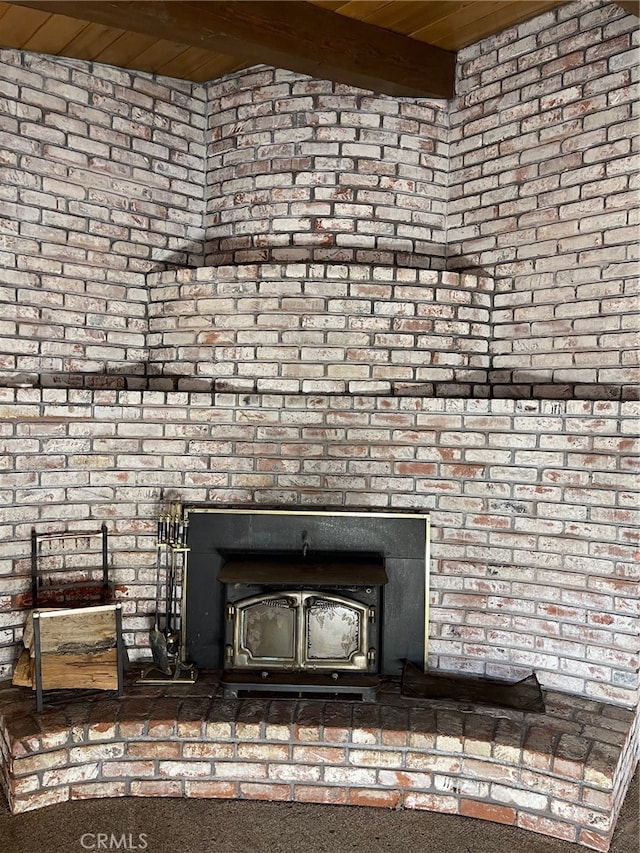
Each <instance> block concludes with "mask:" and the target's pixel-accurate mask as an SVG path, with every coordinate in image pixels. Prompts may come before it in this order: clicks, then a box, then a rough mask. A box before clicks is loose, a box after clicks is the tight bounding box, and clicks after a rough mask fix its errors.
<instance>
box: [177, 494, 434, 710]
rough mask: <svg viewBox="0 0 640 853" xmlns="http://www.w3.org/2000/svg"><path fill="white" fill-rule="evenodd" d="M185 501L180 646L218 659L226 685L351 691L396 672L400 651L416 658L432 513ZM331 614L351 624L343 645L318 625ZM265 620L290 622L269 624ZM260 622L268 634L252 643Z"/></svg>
mask: <svg viewBox="0 0 640 853" xmlns="http://www.w3.org/2000/svg"><path fill="white" fill-rule="evenodd" d="M186 513H187V515H188V521H189V541H188V545H189V551H188V554H187V557H188V560H187V564H186V567H185V574H184V588H183V598H182V610H181V614H182V623H181V626H182V641H183V648H184V649H185V657H186V659H187V660H188V661H189V662H191V663H193V664H194V665H195V666H197V667H198V669H199V670H204V669H219V670H221V671H222V674H223V678H224V681H225V684H226V689H227V692H228V693H234V692H235V693H241V694H244V695H247V694H250V693H252V692H253V691H258V692H260V695H264V694H265V693H268V692H271V693H272V694H273V695H277V694H278V693H282V692H284V693H285V695H289V696H291V695H292V694H294V693H295V692H298V693H299V694H303V693H307V692H313V693H314V694H315V695H316V696H318V694H320V693H324V694H325V695H326V696H333V695H334V694H336V693H338V692H343V693H348V692H350V693H353V694H355V698H358V694H360V695H365V696H367V695H368V696H370V695H371V691H375V689H376V687H377V685H378V683H379V681H380V680H381V679H382V677H383V676H397V677H399V676H400V675H401V674H402V667H403V662H404V661H405V660H411V661H414V662H415V663H416V664H417V665H418V666H420V667H423V666H424V662H425V661H426V656H427V635H428V631H427V626H428V606H429V517H428V515H425V514H416V513H409V512H394V513H381V512H368V511H341V510H316V509H313V510H306V509H305V510H303V509H299V508H297V509H286V508H277V509H266V508H260V509H254V508H231V507H213V506H192V507H187V508H186ZM256 597H257V598H256ZM252 599H253V600H252ZM239 603H240V605H241V606H240V607H238V604H239ZM229 605H232V606H233V607H234V608H235V612H229V610H228V606H229ZM285 614H286V615H285ZM336 620H338V621H340V620H343V621H344V622H345V626H346V625H347V624H348V623H351V625H352V628H351V630H352V633H351V634H350V633H349V631H346V638H345V643H347V648H346V650H343V649H342V648H338V649H337V647H340V640H341V639H342V638H340V640H336V639H335V636H334V635H333V634H332V633H328V634H326V633H325V632H324V625H326V624H329V623H331V622H334V624H335V623H336ZM268 622H271V623H272V624H273V625H278V622H279V623H280V625H283V624H286V626H287V630H285V631H283V632H280V630H276V629H275V628H272V629H270V630H271V633H269V632H268V631H267V629H266V628H265V624H266V623H268ZM256 626H257V627H258V628H259V633H260V636H261V637H262V638H263V640H264V641H265V642H266V641H268V643H270V644H271V645H270V646H269V645H268V644H267V645H265V646H264V647H262V646H258V645H256V642H255V637H254V628H255V627H256ZM281 633H282V635H281ZM343 633H345V632H344V631H343ZM349 637H350V638H351V639H349ZM328 638H330V639H328ZM355 638H357V639H355ZM263 640H261V642H262V641H263ZM229 647H230V649H229ZM318 649H320V651H318ZM372 650H373V651H372ZM263 673H266V675H265V676H263ZM336 674H337V678H336V677H335V676H336ZM336 682H339V686H340V691H338V690H337V689H336ZM287 684H288V685H289V687H287V686H286V685H287ZM283 685H284V686H283ZM366 691H370V692H369V693H368V694H367V693H366Z"/></svg>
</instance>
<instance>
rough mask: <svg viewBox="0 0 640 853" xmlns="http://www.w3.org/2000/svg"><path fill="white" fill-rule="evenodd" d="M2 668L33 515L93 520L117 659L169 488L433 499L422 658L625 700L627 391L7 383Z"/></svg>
mask: <svg viewBox="0 0 640 853" xmlns="http://www.w3.org/2000/svg"><path fill="white" fill-rule="evenodd" d="M0 393H1V398H0V399H1V404H0V417H1V423H2V435H3V441H4V442H5V446H6V448H7V450H8V451H9V453H10V455H8V456H6V457H5V459H6V462H5V470H4V471H3V474H2V489H1V490H0V497H1V499H2V502H3V504H4V506H3V512H2V524H1V526H0V535H1V547H0V579H1V586H0V627H1V633H0V638H1V639H0V674H6V673H7V672H8V671H9V670H10V668H11V665H12V664H13V661H14V659H15V657H16V654H17V651H18V644H19V641H20V638H21V633H22V624H23V621H24V616H25V611H24V609H23V606H24V602H25V600H26V598H25V596H26V594H28V592H29V590H30V575H29V572H30V564H29V547H30V541H29V540H30V531H31V526H32V524H35V526H36V528H37V529H38V531H39V532H45V531H51V530H54V531H55V530H59V529H60V528H61V526H62V527H63V528H64V527H65V526H67V525H68V526H69V527H70V528H71V529H74V530H78V529H79V530H82V529H87V528H90V529H95V528H96V527H98V526H99V524H100V523H101V522H102V521H103V520H105V521H106V523H107V525H108V527H109V531H110V541H111V546H112V552H113V566H114V568H113V572H112V576H113V580H114V582H115V583H116V585H117V588H118V594H119V596H120V597H121V598H122V600H123V602H124V610H125V629H126V639H127V643H128V645H129V647H130V650H131V654H132V657H136V656H138V655H140V654H141V653H142V650H143V649H144V648H145V646H146V644H147V637H148V631H149V627H150V615H151V614H152V612H153V609H154V597H155V576H154V565H155V547H154V535H155V529H156V528H155V521H156V518H157V514H158V512H159V511H160V509H161V508H162V507H163V506H164V502H165V501H170V500H181V501H184V502H187V503H196V504H218V505H222V504H233V505H239V506H255V505H261V506H293V507H298V508H299V507H304V506H308V507H342V508H345V509H354V508H364V509H366V508H371V509H376V510H385V509H388V510H402V509H407V510H420V511H428V512H430V513H431V521H432V558H433V561H432V566H431V571H432V575H431V590H432V592H431V613H430V630H429V633H430V636H431V659H430V660H431V663H432V665H433V666H436V667H442V668H445V669H460V670H465V671H473V672H487V673H490V674H493V675H501V676H509V677H514V676H518V675H522V674H523V673H525V672H529V671H531V670H532V669H534V670H535V671H536V673H537V674H538V677H539V678H540V680H541V682H542V683H543V684H544V685H546V686H548V687H554V688H557V689H560V690H565V691H567V692H571V693H577V694H585V695H588V696H591V697H594V698H600V699H604V700H607V701H612V702H614V703H621V704H625V705H633V704H634V703H635V702H636V701H637V692H638V665H639V661H638V653H639V648H638V646H639V640H638V583H637V567H636V561H635V560H636V558H635V554H636V549H637V523H638V509H637V502H636V500H635V497H636V495H635V491H634V490H635V487H636V485H637V484H636V478H635V475H634V463H635V457H634V453H635V454H637V451H638V447H639V443H638V441H637V439H636V438H635V436H636V435H637V423H638V421H637V420H636V419H635V418H637V416H638V414H639V413H640V410H639V406H638V404H637V403H635V402H627V403H619V402H589V401H533V400H530V401H513V400H493V401H492V400H443V399H441V400H437V399H434V398H424V397H423V398H418V397H405V398H391V397H381V396H377V397H372V396H367V397H365V396H357V395H353V396H340V395H336V396H333V397H330V396H322V395H312V394H309V395H299V394H295V395H282V394H252V393H246V394H231V393H218V394H214V395H212V394H211V393H178V392H168V393H165V392H160V391H156V392H138V391H128V392H125V391H122V392H117V391H99V390H96V391H93V390H90V389H84V390H79V389H77V390H76V389H68V390H64V389H42V390H39V389H33V390H31V389H5V390H4V391H2V392H0Z"/></svg>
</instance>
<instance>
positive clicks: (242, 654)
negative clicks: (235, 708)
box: [226, 590, 377, 672]
mask: <svg viewBox="0 0 640 853" xmlns="http://www.w3.org/2000/svg"><path fill="white" fill-rule="evenodd" d="M269 601H273V602H280V601H287V602H290V605H289V606H290V607H292V608H294V609H295V619H294V631H295V636H294V642H293V647H294V650H295V651H294V657H293V658H292V659H290V661H286V662H285V659H284V658H276V657H266V656H265V657H260V658H258V657H255V656H254V654H253V652H252V650H251V649H250V648H248V647H247V645H246V644H245V637H246V630H245V627H246V622H245V620H244V618H243V617H244V615H245V614H246V613H247V612H248V609H249V608H250V607H252V606H254V605H256V604H266V603H268V602H269ZM318 601H322V602H327V604H328V605H329V606H330V605H331V604H332V603H333V604H337V605H340V606H342V607H345V608H347V609H349V610H353V611H354V612H356V613H357V615H358V648H357V649H356V650H355V651H354V652H352V653H351V654H350V655H349V658H348V659H346V658H310V657H309V656H308V653H307V616H308V611H309V608H310V607H311V606H312V605H313V604H314V603H315V602H318ZM277 606H287V605H277ZM376 615H377V614H376V611H375V608H373V607H372V606H371V605H370V604H365V603H362V602H360V601H356V600H354V599H352V598H346V597H344V596H340V595H335V594H333V593H324V592H318V590H282V591H279V592H277V593H261V594H259V595H252V596H249V597H248V598H244V599H241V600H240V601H236V602H234V603H233V604H230V605H228V607H227V619H228V620H229V621H232V623H233V624H232V631H231V636H232V638H233V640H232V646H229V645H227V654H226V665H227V666H230V667H232V668H234V669H243V670H251V669H261V670H264V669H269V668H271V669H277V670H280V671H292V670H293V671H297V672H318V671H319V672H322V671H325V670H331V671H335V670H344V671H352V672H367V671H369V670H371V668H373V667H375V666H376V665H377V659H376V654H375V652H373V651H372V650H370V648H369V636H370V632H369V626H370V623H371V622H372V621H373V620H374V619H375V618H376Z"/></svg>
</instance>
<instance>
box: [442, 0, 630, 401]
mask: <svg viewBox="0 0 640 853" xmlns="http://www.w3.org/2000/svg"><path fill="white" fill-rule="evenodd" d="M639 32H640V31H639V30H638V19H637V17H636V16H634V15H628V14H625V12H624V11H623V10H622V9H621V8H620V7H619V6H617V5H615V4H607V3H600V2H597V1H596V0H586V2H578V3H570V4H568V5H567V6H564V7H561V8H560V9H557V10H553V11H551V12H547V13H546V14H544V15H541V16H539V17H537V18H534V19H533V20H532V21H528V22H526V23H523V24H520V25H519V26H517V27H513V28H510V29H508V30H506V31H504V32H503V33H501V34H499V35H498V36H496V37H494V38H490V39H486V40H484V41H482V42H479V43H478V44H475V45H473V46H472V47H469V48H466V49H465V50H463V51H461V52H460V54H459V64H458V83H457V97H456V99H455V101H454V102H453V104H452V109H451V116H450V119H451V135H450V153H451V162H450V167H451V172H450V187H449V204H448V220H447V225H448V228H447V239H448V243H449V249H448V252H449V266H450V268H462V269H468V268H470V267H471V268H473V267H480V268H482V269H485V270H491V271H492V274H493V275H494V277H495V280H496V296H495V312H494V315H493V320H494V323H495V326H494V336H495V341H494V343H493V345H492V355H493V372H492V374H491V380H492V384H493V385H494V390H495V393H497V394H506V395H509V396H521V395H527V394H529V393H531V391H530V389H531V387H532V386H533V387H534V392H533V393H534V394H539V393H541V392H542V389H543V387H544V386H549V385H551V384H552V385H553V386H554V390H553V394H554V395H555V396H563V395H564V396H566V397H571V396H574V395H577V396H593V395H599V396H604V397H606V396H611V397H618V396H620V395H621V394H622V395H623V396H626V395H630V396H635V395H636V394H637V381H638V375H639V374H638V371H637V353H638V348H637V347H638V343H639V339H638V263H637V258H638V245H639V244H638V239H637V236H638V208H639V205H638V200H639V196H638V173H639V170H640V158H639V156H638V150H637V141H638V135H637V128H638V87H637V81H638V73H639V69H640V62H639V60H640V54H639V53H638V49H637V44H638V37H639ZM536 386H537V387H536Z"/></svg>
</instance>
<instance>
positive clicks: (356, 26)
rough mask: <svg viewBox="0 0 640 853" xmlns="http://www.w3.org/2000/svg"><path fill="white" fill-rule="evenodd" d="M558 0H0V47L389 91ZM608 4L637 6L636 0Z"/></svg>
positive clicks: (446, 76)
mask: <svg viewBox="0 0 640 853" xmlns="http://www.w3.org/2000/svg"><path fill="white" fill-rule="evenodd" d="M564 2H566V0H563V2H558V1H557V0H391V2H389V0H386V2H384V0H383V2H376V0H351V1H350V2H344V0H311V2H301V0H288V2H269V0H260V2H250V0H232V2H209V0H199V2H192V0H173V2H156V0H143V2H111V0H100V1H99V2H73V0H70V2H67V0H16V2H0V47H10V48H19V49H23V50H28V51H35V52H39V53H47V54H53V55H56V56H66V57H73V58H77V59H87V60H95V61H97V62H102V63H106V64H108V65H115V66H119V67H121V68H130V69H135V70H140V71H148V72H151V73H157V74H164V75H167V76H170V77H178V78H182V79H187V80H193V81H195V82H205V81H208V80H212V79H215V78H217V77H221V76H223V75H225V74H228V73H230V72H232V71H236V70H238V69H240V68H244V67H248V66H251V65H256V64H261V63H266V64H268V65H275V66H277V67H282V68H288V69H290V70H292V71H298V72H302V73H306V74H311V75H313V76H316V77H320V78H328V79H332V80H335V81H336V82H343V83H347V84H350V85H355V86H361V87H363V88H367V89H372V90H373V91H378V92H383V93H386V94H390V95H396V96H402V95H405V96H412V97H444V98H448V97H451V95H452V94H453V79H454V69H455V53H456V52H457V51H458V50H460V49H461V48H463V47H466V46H468V45H470V44H473V43H475V42H477V41H479V40H480V39H483V38H485V37H487V36H490V35H493V34H495V33H497V32H500V31H501V30H503V29H505V28H507V27H510V26H512V25H514V24H517V23H520V22H521V21H525V20H529V19H530V18H533V17H535V16H536V15H539V14H541V13H543V12H545V11H548V10H550V9H553V8H555V7H557V6H561V5H564ZM618 5H620V6H622V7H624V8H626V10H627V11H628V12H634V11H635V12H636V13H637V2H635V0H625V2H619V3H618Z"/></svg>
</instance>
